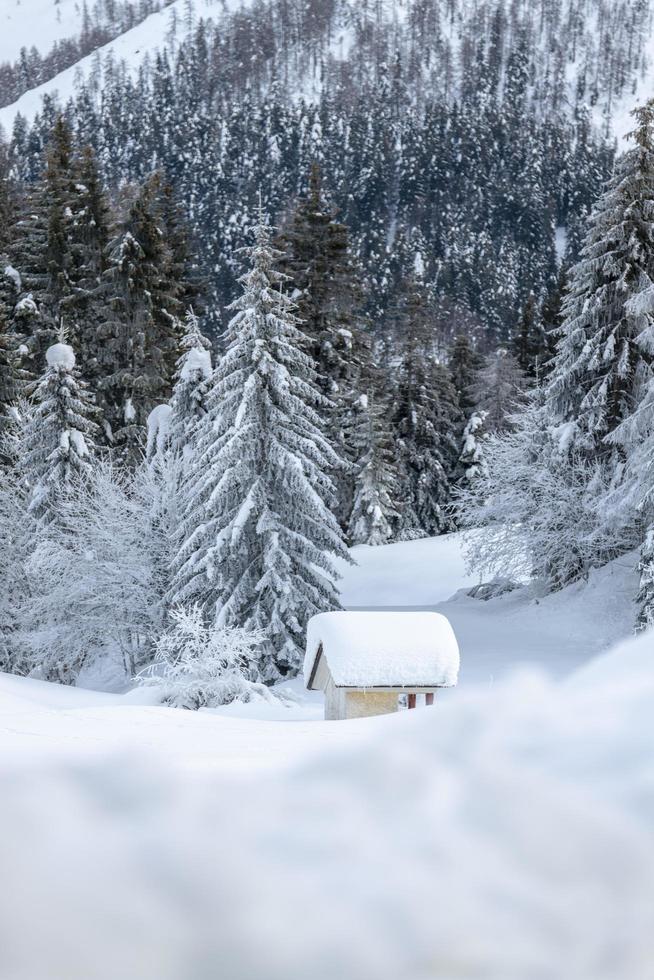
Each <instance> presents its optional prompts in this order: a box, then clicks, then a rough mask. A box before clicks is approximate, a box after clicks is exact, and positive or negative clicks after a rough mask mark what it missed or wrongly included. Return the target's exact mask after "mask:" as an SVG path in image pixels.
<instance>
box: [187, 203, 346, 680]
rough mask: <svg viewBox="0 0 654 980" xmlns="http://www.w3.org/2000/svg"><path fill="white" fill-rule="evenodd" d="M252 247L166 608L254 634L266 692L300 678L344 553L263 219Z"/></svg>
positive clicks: (332, 467)
mask: <svg viewBox="0 0 654 980" xmlns="http://www.w3.org/2000/svg"><path fill="white" fill-rule="evenodd" d="M255 236H256V238H255V244H254V245H253V246H252V247H250V248H248V249H246V250H245V254H246V256H247V258H248V260H249V263H250V268H249V270H248V271H247V272H246V273H245V275H243V276H242V278H241V284H242V289H243V293H242V296H241V297H240V298H239V299H237V300H236V302H235V303H234V304H233V306H232V309H233V310H234V313H235V315H234V317H233V319H232V320H231V322H230V325H229V327H228V330H227V336H226V342H227V350H226V353H225V355H224V356H223V358H222V360H221V361H220V363H219V364H218V367H217V368H216V371H215V373H214V376H213V379H212V383H211V390H210V392H209V398H208V412H207V414H206V415H205V417H204V420H203V421H202V422H201V423H200V431H199V445H198V449H197V454H196V460H195V467H194V469H193V471H192V472H191V475H190V478H189V481H188V489H189V500H188V504H187V516H186V519H185V521H184V524H183V528H182V534H183V537H184V540H183V543H182V546H181V549H180V553H179V557H178V561H177V569H176V572H177V574H176V580H175V583H174V588H173V593H174V595H173V596H172V600H173V601H174V602H188V601H199V602H201V604H202V605H203V607H204V609H205V610H206V612H207V615H208V616H209V617H210V618H212V619H214V620H215V622H216V623H217V624H218V625H225V626H227V625H238V626H243V627H246V628H253V629H255V628H256V629H261V630H263V631H264V634H265V637H266V639H265V642H264V644H263V647H262V650H261V663H260V672H261V676H262V677H263V678H264V679H265V680H267V681H273V680H275V679H276V678H278V677H280V676H284V675H286V674H289V673H290V674H293V673H295V672H296V671H297V670H298V668H299V664H300V660H301V656H302V647H303V644H304V631H305V628H306V624H307V621H308V619H309V618H310V616H312V615H313V614H314V613H317V612H320V611H322V610H325V609H333V608H337V607H338V598H337V593H336V589H335V585H334V582H335V577H336V573H335V569H334V564H333V559H334V556H336V555H341V556H344V555H345V554H346V552H345V547H344V544H343V539H342V536H341V533H340V530H339V527H338V524H337V522H336V520H335V518H334V516H333V515H332V513H331V512H330V510H329V505H330V504H331V503H332V501H333V497H334V485H333V482H332V479H331V476H330V473H333V472H335V471H336V470H337V468H338V466H339V465H340V464H339V459H338V457H337V456H336V454H335V453H334V451H333V449H332V448H331V446H330V444H329V443H328V441H327V440H326V438H325V436H324V434H323V427H322V423H321V420H320V412H322V411H323V409H324V400H323V398H322V397H321V395H320V394H319V392H318V390H317V387H316V375H315V369H314V365H313V362H312V360H311V358H310V357H309V356H308V354H307V353H306V352H305V351H304V350H303V348H304V346H305V338H304V336H303V334H302V333H301V332H300V329H299V323H298V320H297V318H296V316H295V314H294V312H293V305H292V303H291V301H290V299H288V297H287V296H286V295H285V294H284V292H283V291H282V287H283V282H284V277H283V276H282V275H281V274H280V273H279V272H278V271H276V266H277V263H278V262H279V259H280V255H279V252H278V251H277V250H276V249H275V248H274V247H273V246H272V244H271V233H270V229H269V227H268V225H267V224H266V223H265V222H264V219H263V216H261V215H260V217H259V223H258V225H257V228H256V232H255Z"/></svg>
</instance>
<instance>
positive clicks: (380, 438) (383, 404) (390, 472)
mask: <svg viewBox="0 0 654 980" xmlns="http://www.w3.org/2000/svg"><path fill="white" fill-rule="evenodd" d="M369 376H370V377H371V381H373V380H377V382H378V381H379V379H378V377H376V374H375V375H373V374H372V372H369ZM354 424H355V432H354V434H353V442H354V445H355V446H357V448H358V459H357V463H356V471H355V472H356V478H355V492H354V502H353V504H352V511H351V514H350V520H349V524H348V533H347V536H348V541H349V542H350V544H370V545H380V544H388V543H389V541H392V540H393V538H394V537H395V535H396V532H397V526H398V521H399V517H400V514H399V508H398V505H397V499H398V495H399V493H400V485H399V474H398V471H397V462H396V459H395V453H394V449H393V439H392V436H391V431H390V426H389V406H388V402H387V401H386V400H385V399H384V398H383V397H382V396H381V393H380V387H379V384H378V383H377V384H374V383H371V384H370V385H369V387H368V391H367V393H366V394H364V395H361V397H360V399H359V404H358V418H357V419H356V420H355V423H354Z"/></svg>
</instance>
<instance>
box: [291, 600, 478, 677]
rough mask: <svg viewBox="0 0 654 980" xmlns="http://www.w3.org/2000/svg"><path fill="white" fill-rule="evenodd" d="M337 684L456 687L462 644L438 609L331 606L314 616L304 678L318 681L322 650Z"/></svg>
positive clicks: (308, 633)
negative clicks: (372, 609)
mask: <svg viewBox="0 0 654 980" xmlns="http://www.w3.org/2000/svg"><path fill="white" fill-rule="evenodd" d="M321 649H322V655H323V657H324V658H325V660H326V662H327V666H328V668H329V671H330V673H331V676H332V679H333V681H334V684H335V685H336V686H337V687H362V688H366V687H452V686H453V685H454V684H456V681H457V676H458V672H459V647H458V644H457V642H456V637H455V635H454V630H453V629H452V627H451V626H450V624H449V622H448V620H447V619H446V618H445V616H441V615H440V613H434V612H328V613H320V615H318V616H314V617H313V618H312V619H311V620H310V621H309V627H308V630H307V651H306V656H305V658H304V680H305V683H306V686H307V687H309V688H311V687H313V681H314V680H315V674H316V669H317V667H318V660H319V653H320V650H321Z"/></svg>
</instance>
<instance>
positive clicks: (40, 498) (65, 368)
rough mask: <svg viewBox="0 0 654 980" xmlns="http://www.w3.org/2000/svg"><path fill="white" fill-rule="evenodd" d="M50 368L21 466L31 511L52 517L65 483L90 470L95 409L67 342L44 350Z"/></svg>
mask: <svg viewBox="0 0 654 980" xmlns="http://www.w3.org/2000/svg"><path fill="white" fill-rule="evenodd" d="M45 356H46V363H47V366H46V370H45V373H44V374H43V375H42V376H41V378H40V380H39V382H38V384H37V385H36V389H35V392H34V396H33V398H34V402H35V410H34V412H33V413H32V414H31V416H30V419H29V422H28V424H27V425H26V427H25V430H24V432H23V438H24V440H25V445H24V457H23V458H22V459H21V460H20V461H19V467H20V469H21V472H22V473H23V474H24V478H25V481H26V483H27V485H28V486H29V510H30V513H32V514H33V515H34V516H35V517H36V518H38V519H40V520H43V521H44V522H46V523H47V522H49V521H51V520H53V519H54V517H55V516H56V513H57V508H58V505H59V503H60V498H61V495H62V493H63V491H64V490H65V488H66V486H67V485H70V484H71V483H72V482H73V481H74V480H75V479H77V478H79V477H80V476H82V475H83V474H85V473H88V471H89V469H90V467H91V460H92V457H93V453H94V449H95V438H96V434H97V425H96V422H95V415H96V410H95V406H94V405H93V402H92V400H91V398H90V396H89V394H88V391H87V389H86V385H85V384H84V382H82V381H81V380H80V379H79V377H78V375H77V372H76V370H75V354H74V352H73V349H72V347H70V345H68V344H65V343H57V344H53V346H52V347H49V348H48V350H47V351H46V355H45Z"/></svg>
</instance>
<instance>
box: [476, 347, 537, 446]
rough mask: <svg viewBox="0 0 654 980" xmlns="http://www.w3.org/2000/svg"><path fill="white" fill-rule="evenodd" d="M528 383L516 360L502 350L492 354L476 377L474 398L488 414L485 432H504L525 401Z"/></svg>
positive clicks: (478, 406)
mask: <svg viewBox="0 0 654 980" xmlns="http://www.w3.org/2000/svg"><path fill="white" fill-rule="evenodd" d="M526 388H527V379H526V378H525V375H524V374H523V372H522V371H521V369H520V365H519V364H518V362H517V361H516V359H515V357H513V355H512V354H510V353H509V351H508V350H506V349H505V348H503V347H500V348H499V349H498V350H496V351H494V352H493V353H492V354H489V355H488V356H487V357H486V358H485V360H484V364H483V367H482V368H481V370H480V371H479V372H478V373H477V376H476V378H475V381H474V384H473V385H472V388H471V392H470V394H471V398H472V399H473V401H474V403H475V405H476V406H477V411H480V412H485V413H486V431H487V432H502V431H504V430H505V429H506V428H507V425H508V418H509V416H510V415H512V414H513V413H514V412H515V411H516V409H517V408H518V407H519V405H520V402H521V401H523V400H524V393H525V390H526Z"/></svg>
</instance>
